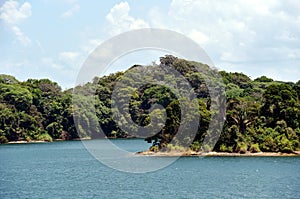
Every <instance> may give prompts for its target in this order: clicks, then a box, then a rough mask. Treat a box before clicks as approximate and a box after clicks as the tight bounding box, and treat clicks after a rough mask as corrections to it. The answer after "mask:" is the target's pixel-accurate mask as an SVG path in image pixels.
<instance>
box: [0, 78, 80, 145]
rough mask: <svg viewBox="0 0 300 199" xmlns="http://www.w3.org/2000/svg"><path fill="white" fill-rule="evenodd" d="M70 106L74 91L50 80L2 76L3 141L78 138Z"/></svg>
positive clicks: (0, 129)
mask: <svg viewBox="0 0 300 199" xmlns="http://www.w3.org/2000/svg"><path fill="white" fill-rule="evenodd" d="M70 107H71V93H70V92H68V91H65V92H62V91H61V88H60V87H59V86H58V85H57V83H54V82H52V81H51V80H48V79H42V80H33V79H29V80H27V81H26V82H19V81H17V80H16V79H15V78H14V77H11V76H7V75H0V110H1V111H0V137H1V140H2V141H1V142H7V141H17V140H27V141H30V140H46V141H51V140H52V139H73V138H76V137H77V134H76V133H75V132H76V130H75V126H74V124H73V121H72V119H73V117H72V111H71V109H70Z"/></svg>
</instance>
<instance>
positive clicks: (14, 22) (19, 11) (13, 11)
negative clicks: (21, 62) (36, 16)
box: [0, 0, 31, 46]
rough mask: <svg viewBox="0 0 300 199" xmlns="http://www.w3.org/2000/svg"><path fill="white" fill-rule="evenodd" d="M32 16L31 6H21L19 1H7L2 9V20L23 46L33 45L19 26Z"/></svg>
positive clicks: (28, 4)
mask: <svg viewBox="0 0 300 199" xmlns="http://www.w3.org/2000/svg"><path fill="white" fill-rule="evenodd" d="M30 16H31V4H30V3H28V2H25V3H23V4H22V5H21V6H19V3H18V2H17V1H13V0H9V1H6V2H5V3H4V4H3V5H2V7H1V8H0V19H1V20H3V21H4V22H5V24H7V26H8V27H9V28H10V29H11V31H12V32H13V33H14V34H15V36H16V38H17V39H18V40H19V41H20V42H21V43H22V44H23V45H25V46H26V45H29V44H31V40H30V39H29V38H28V37H27V36H26V35H25V33H23V32H22V30H21V29H20V27H19V26H18V24H19V23H20V22H21V21H22V20H24V19H26V18H28V17H30Z"/></svg>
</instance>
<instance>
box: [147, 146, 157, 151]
mask: <svg viewBox="0 0 300 199" xmlns="http://www.w3.org/2000/svg"><path fill="white" fill-rule="evenodd" d="M149 150H150V151H153V152H158V146H151V147H150V149H149Z"/></svg>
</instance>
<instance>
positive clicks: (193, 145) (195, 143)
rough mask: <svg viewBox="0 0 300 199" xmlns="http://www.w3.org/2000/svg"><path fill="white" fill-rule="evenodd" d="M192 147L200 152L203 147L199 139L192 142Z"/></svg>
mask: <svg viewBox="0 0 300 199" xmlns="http://www.w3.org/2000/svg"><path fill="white" fill-rule="evenodd" d="M190 148H191V150H193V151H196V152H198V151H200V149H201V145H200V143H199V142H198V141H196V142H193V143H192V144H191V146H190Z"/></svg>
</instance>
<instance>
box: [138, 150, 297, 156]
mask: <svg viewBox="0 0 300 199" xmlns="http://www.w3.org/2000/svg"><path fill="white" fill-rule="evenodd" d="M136 154H137V155H146V156H161V157H164V156H165V157H178V156H215V157H241V156H245V157H250V156H253V157H256V156H257V157H282V156H300V151H296V152H294V153H276V152H260V153H250V152H248V153H244V154H241V153H226V152H205V153H204V152H202V153H201V152H195V151H187V152H177V151H171V152H152V151H143V152H137V153H136Z"/></svg>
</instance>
